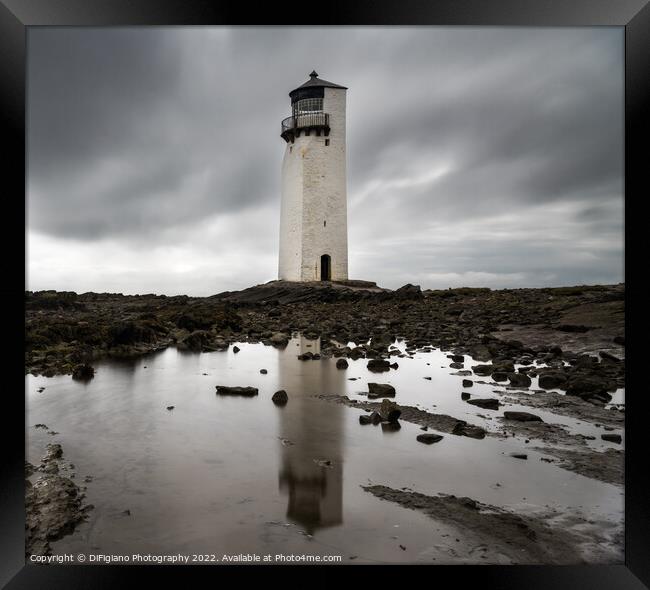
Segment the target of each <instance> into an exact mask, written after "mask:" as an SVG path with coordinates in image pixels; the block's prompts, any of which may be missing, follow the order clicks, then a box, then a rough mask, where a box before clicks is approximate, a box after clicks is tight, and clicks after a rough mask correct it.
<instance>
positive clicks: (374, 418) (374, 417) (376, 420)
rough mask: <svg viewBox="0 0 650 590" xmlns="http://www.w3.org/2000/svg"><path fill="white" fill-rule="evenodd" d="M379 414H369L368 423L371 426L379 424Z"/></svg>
mask: <svg viewBox="0 0 650 590" xmlns="http://www.w3.org/2000/svg"><path fill="white" fill-rule="evenodd" d="M381 420H382V418H381V414H380V413H379V412H371V413H370V421H371V422H372V423H373V424H379V423H380V422H381Z"/></svg>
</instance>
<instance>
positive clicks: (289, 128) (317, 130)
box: [280, 112, 330, 143]
mask: <svg viewBox="0 0 650 590" xmlns="http://www.w3.org/2000/svg"><path fill="white" fill-rule="evenodd" d="M312 132H313V133H314V134H315V135H329V134H330V116H329V113H323V112H310V113H300V114H296V115H292V116H291V117H287V118H286V119H284V120H283V121H282V132H281V133H280V136H281V137H282V139H284V141H286V142H287V143H288V142H292V143H293V141H294V140H295V138H296V137H300V134H301V133H304V134H305V135H311V133H312Z"/></svg>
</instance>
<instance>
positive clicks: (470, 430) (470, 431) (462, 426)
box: [451, 420, 485, 439]
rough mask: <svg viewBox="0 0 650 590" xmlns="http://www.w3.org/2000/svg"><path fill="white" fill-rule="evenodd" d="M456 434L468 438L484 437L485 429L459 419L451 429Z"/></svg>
mask: <svg viewBox="0 0 650 590" xmlns="http://www.w3.org/2000/svg"><path fill="white" fill-rule="evenodd" d="M451 433H452V434H455V435H456V436H467V437H469V438H476V439H483V438H485V429H483V428H481V427H480V426H474V425H473V424H467V422H465V421H464V420H459V421H458V422H457V423H456V425H455V426H454V428H453V430H452V431H451Z"/></svg>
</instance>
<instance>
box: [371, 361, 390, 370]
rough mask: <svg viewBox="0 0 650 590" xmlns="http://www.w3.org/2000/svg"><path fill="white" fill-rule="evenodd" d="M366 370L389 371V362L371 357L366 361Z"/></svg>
mask: <svg viewBox="0 0 650 590" xmlns="http://www.w3.org/2000/svg"><path fill="white" fill-rule="evenodd" d="M368 370H369V371H373V372H375V373H380V372H382V371H390V363H389V362H388V361H386V360H384V359H371V360H369V361H368Z"/></svg>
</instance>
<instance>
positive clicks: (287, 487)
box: [278, 336, 345, 534]
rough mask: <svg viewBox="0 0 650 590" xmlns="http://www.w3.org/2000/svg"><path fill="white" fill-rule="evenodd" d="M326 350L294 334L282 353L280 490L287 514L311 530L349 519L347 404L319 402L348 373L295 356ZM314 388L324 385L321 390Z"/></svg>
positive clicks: (340, 384) (336, 388) (339, 386)
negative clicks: (346, 509) (318, 396)
mask: <svg viewBox="0 0 650 590" xmlns="http://www.w3.org/2000/svg"><path fill="white" fill-rule="evenodd" d="M308 351H310V352H312V353H313V354H317V353H320V340H309V339H307V338H305V337H304V336H294V337H293V338H292V339H291V341H290V342H289V344H288V347H287V352H289V354H284V355H278V363H279V371H280V382H281V383H283V385H284V387H285V389H286V390H287V393H288V395H289V403H288V404H287V405H286V406H284V407H282V408H278V412H279V414H280V429H279V430H280V433H281V453H282V455H281V462H280V464H281V467H280V472H279V485H280V490H281V491H282V492H283V493H285V494H288V496H289V501H288V504H287V517H288V518H289V519H290V520H292V521H294V522H296V523H298V524H300V525H301V526H303V527H304V529H305V531H306V532H307V533H308V534H313V533H314V532H315V531H316V530H317V529H320V528H325V527H330V526H334V525H339V524H341V523H342V522H343V454H344V450H345V449H344V446H345V440H344V428H343V416H344V414H343V412H344V410H345V408H344V406H342V405H338V404H323V403H318V400H316V399H314V397H313V395H314V394H318V393H340V392H343V391H344V388H345V383H344V381H345V371H338V370H334V371H332V369H333V368H334V367H333V364H334V361H332V359H324V360H321V361H303V362H301V363H300V364H299V366H298V371H296V363H295V356H294V355H296V356H297V355H299V354H303V353H305V352H308ZM314 388H318V390H315V389H314Z"/></svg>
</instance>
